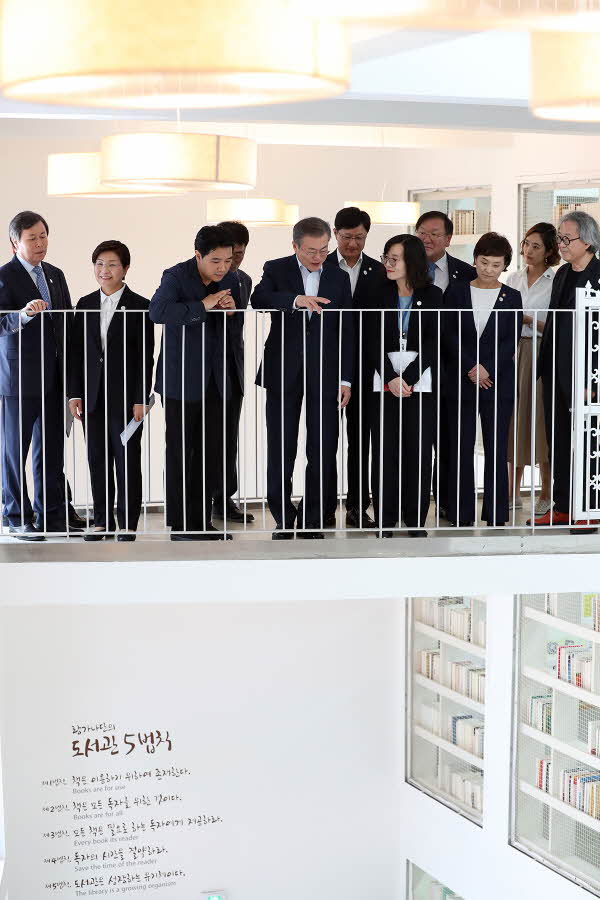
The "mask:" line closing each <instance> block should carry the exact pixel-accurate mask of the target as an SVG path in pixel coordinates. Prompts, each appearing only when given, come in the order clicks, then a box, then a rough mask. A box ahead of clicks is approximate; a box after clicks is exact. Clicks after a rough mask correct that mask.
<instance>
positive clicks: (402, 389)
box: [388, 376, 414, 397]
mask: <svg viewBox="0 0 600 900" xmlns="http://www.w3.org/2000/svg"><path fill="white" fill-rule="evenodd" d="M388 388H389V389H390V393H392V394H393V395H394V397H410V395H411V394H412V392H413V390H414V385H412V384H407V383H406V381H405V380H404V378H400V376H398V377H397V378H392V380H391V381H388Z"/></svg>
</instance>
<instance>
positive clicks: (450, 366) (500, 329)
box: [442, 281, 523, 396]
mask: <svg viewBox="0 0 600 900" xmlns="http://www.w3.org/2000/svg"><path fill="white" fill-rule="evenodd" d="M444 305H445V306H446V307H447V309H446V310H445V312H444V313H443V315H444V317H445V320H446V322H445V325H444V328H443V329H442V346H443V353H444V363H445V377H446V378H447V379H448V385H449V386H450V387H452V386H453V385H458V379H459V377H460V378H461V379H463V380H464V379H467V380H469V379H468V372H469V371H470V370H471V369H472V368H473V366H474V365H476V364H477V362H478V361H479V363H480V364H481V365H482V366H484V368H485V369H487V371H488V372H489V375H490V378H491V380H492V381H493V382H494V387H496V388H497V389H498V392H499V393H502V394H507V395H510V396H512V395H513V393H514V390H515V362H514V358H515V353H516V349H517V346H518V343H519V340H520V338H521V329H522V327H523V303H522V300H521V294H520V292H519V291H516V290H515V289H514V288H511V287H508V285H502V287H501V288H500V291H499V293H498V297H497V298H496V302H495V304H494V306H493V308H492V311H491V313H490V317H489V319H488V321H487V324H486V326H485V328H484V330H483V334H482V335H481V337H480V338H479V340H478V338H477V329H476V327H475V319H474V316H473V305H472V303H471V285H470V284H469V282H468V281H456V282H454V284H453V285H452V289H451V290H449V291H448V293H447V294H446V295H445V297H444ZM453 310H459V311H458V312H457V311H453ZM460 310H462V312H461V311H460ZM494 310H498V314H497V315H496V314H495V312H494ZM507 310H514V312H513V313H512V314H511V313H510V312H507ZM459 336H460V339H459ZM459 343H460V357H459ZM478 345H479V347H478ZM478 353H479V357H478ZM469 384H471V381H470V380H469Z"/></svg>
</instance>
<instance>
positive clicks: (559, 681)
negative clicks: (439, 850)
mask: <svg viewBox="0 0 600 900" xmlns="http://www.w3.org/2000/svg"><path fill="white" fill-rule="evenodd" d="M599 600H600V595H599V594H594V593H564V594H553V593H549V594H527V595H521V596H520V598H519V648H520V649H519V660H518V670H517V671H518V675H517V683H516V688H517V697H516V718H517V721H516V728H515V735H516V755H515V765H516V769H515V773H514V775H515V779H516V788H515V803H514V808H513V828H512V833H513V839H512V840H513V843H516V844H517V846H519V847H520V849H524V850H525V851H526V852H527V850H530V851H534V852H535V853H536V855H537V856H538V857H540V856H541V857H543V858H544V859H546V860H547V862H548V863H549V864H550V865H552V866H554V867H555V868H557V869H558V870H560V871H561V872H562V873H563V874H566V875H567V876H570V877H572V878H573V879H575V880H577V881H579V882H582V883H584V884H585V885H586V886H587V887H589V888H590V890H592V891H593V892H594V893H596V894H597V895H598V896H600V678H599V677H598V676H599V673H598V660H599V652H598V651H599V647H600V634H599V633H598V632H599V629H598V615H599V610H598V602H599Z"/></svg>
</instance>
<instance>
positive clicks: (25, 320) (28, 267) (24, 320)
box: [16, 253, 50, 325]
mask: <svg viewBox="0 0 600 900" xmlns="http://www.w3.org/2000/svg"><path fill="white" fill-rule="evenodd" d="M16 256H17V259H18V260H19V262H20V263H21V265H22V266H23V268H24V269H25V271H26V272H28V273H29V276H30V278H31V280H32V281H33V283H34V284H35V287H36V290H38V291H39V287H38V282H37V277H36V274H35V272H34V271H33V270H34V268H35V266H33V265H32V264H31V263H30V262H27V260H26V259H23V257H22V256H21V255H20V254H19V253H17V254H16ZM39 265H40V266H41V265H42V264H41V263H39ZM42 278H43V279H44V281H45V283H46V290H47V291H48V296H50V288H49V287H48V282H47V281H46V276H45V275H44V269H43V268H42ZM39 299H40V300H41V299H42V298H41V296H40V298H39ZM33 318H34V316H28V315H27V313H26V312H22V313H21V324H22V325H27V323H28V322H31V320H32V319H33Z"/></svg>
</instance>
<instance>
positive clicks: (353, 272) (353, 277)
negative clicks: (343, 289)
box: [337, 250, 363, 297]
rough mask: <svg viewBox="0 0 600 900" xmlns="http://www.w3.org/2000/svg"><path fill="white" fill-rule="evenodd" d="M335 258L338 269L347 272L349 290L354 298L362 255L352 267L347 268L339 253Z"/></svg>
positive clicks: (338, 252)
mask: <svg viewBox="0 0 600 900" xmlns="http://www.w3.org/2000/svg"><path fill="white" fill-rule="evenodd" d="M337 258H338V263H339V266H340V269H341V270H342V272H347V273H348V276H349V277H350V290H351V291H352V296H353V297H354V291H355V289H356V282H357V281H358V276H359V275H360V267H361V266H362V261H363V256H362V253H361V254H360V256H359V257H358V260H357V261H356V262H355V264H354V265H353V266H349V265H348V263H347V262H346V260H345V259H344V257H343V256H342V254H341V253H340V251H339V250H338V251H337Z"/></svg>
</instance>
